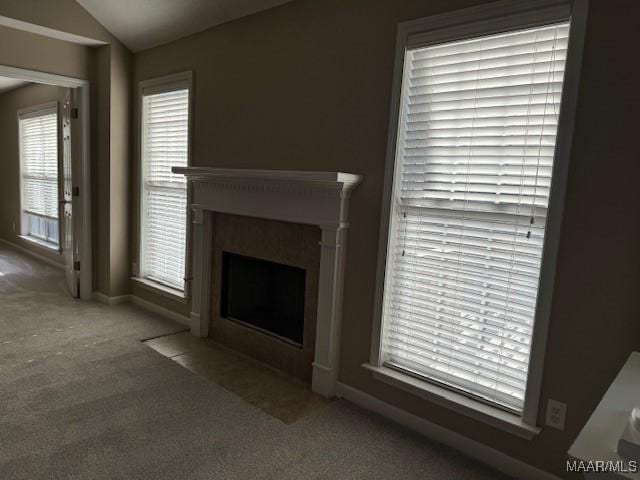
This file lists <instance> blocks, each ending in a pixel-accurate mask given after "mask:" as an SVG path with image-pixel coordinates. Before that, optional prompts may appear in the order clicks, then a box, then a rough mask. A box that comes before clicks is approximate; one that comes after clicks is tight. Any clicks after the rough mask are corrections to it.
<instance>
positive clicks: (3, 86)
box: [0, 77, 29, 93]
mask: <svg viewBox="0 0 640 480" xmlns="http://www.w3.org/2000/svg"><path fill="white" fill-rule="evenodd" d="M27 83H29V82H25V81H24V80H17V79H15V78H7V77H0V93H4V92H8V91H9V90H13V89H14V88H18V87H21V86H23V85H26V84H27Z"/></svg>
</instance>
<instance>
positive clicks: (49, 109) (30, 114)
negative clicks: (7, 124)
mask: <svg viewBox="0 0 640 480" xmlns="http://www.w3.org/2000/svg"><path fill="white" fill-rule="evenodd" d="M52 113H55V114H56V138H57V152H56V154H57V160H58V179H57V180H58V200H60V192H61V190H62V188H61V180H62V175H61V173H62V150H61V138H60V137H61V133H62V130H61V128H60V111H59V108H58V102H57V101H53V102H47V103H42V104H39V105H33V106H31V107H25V108H21V109H19V110H18V157H19V160H20V230H19V235H18V237H19V238H21V239H22V240H25V241H27V242H30V243H31V244H33V245H34V246H36V247H38V248H43V249H46V250H48V251H52V252H56V253H59V254H61V253H62V234H63V226H62V216H61V215H60V203H59V202H58V205H57V208H58V244H57V245H54V244H52V243H50V242H47V241H45V240H41V239H39V238H36V237H32V236H30V235H27V234H26V233H25V230H26V216H25V213H26V212H25V211H24V209H23V205H24V188H23V185H22V170H23V158H22V157H23V155H22V124H21V123H20V121H21V120H27V119H29V118H35V117H40V116H42V115H50V114H52Z"/></svg>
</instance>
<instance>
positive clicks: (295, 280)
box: [220, 252, 305, 348]
mask: <svg viewBox="0 0 640 480" xmlns="http://www.w3.org/2000/svg"><path fill="white" fill-rule="evenodd" d="M304 291H305V271H304V269H302V268H298V267H292V266H290V265H284V264H282V263H276V262H269V261H267V260H262V259H259V258H255V257H247V256H244V255H238V254H236V253H231V252H222V289H221V292H220V316H221V317H222V318H226V319H227V320H232V321H236V322H240V323H242V324H244V325H246V326H249V327H251V328H255V329H257V330H258V331H261V332H263V333H267V334H270V335H273V336H275V337H276V338H278V339H280V340H282V341H285V342H288V343H292V344H293V345H295V346H297V347H300V348H301V347H302V342H303V335H304Z"/></svg>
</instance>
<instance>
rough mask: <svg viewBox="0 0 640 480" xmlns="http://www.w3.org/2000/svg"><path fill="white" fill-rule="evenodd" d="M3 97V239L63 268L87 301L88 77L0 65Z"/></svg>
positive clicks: (89, 290)
mask: <svg viewBox="0 0 640 480" xmlns="http://www.w3.org/2000/svg"><path fill="white" fill-rule="evenodd" d="M3 85H5V88H2V86H3ZM0 99H2V100H3V101H2V102H0V106H2V108H3V111H2V113H3V121H4V122H5V123H6V125H8V127H9V128H3V130H5V132H4V133H5V135H9V136H10V138H9V140H10V141H9V142H8V143H9V144H10V145H12V146H13V145H15V146H16V148H13V147H12V146H10V147H8V148H9V154H8V155H7V157H8V158H7V159H6V160H5V161H6V162H7V168H6V170H7V171H8V172H9V173H8V175H10V178H8V179H6V180H5V181H7V182H11V185H12V188H11V189H10V191H9V192H8V193H7V194H6V195H7V198H8V200H7V201H5V202H4V203H5V204H7V205H8V206H7V207H6V208H5V210H4V211H2V212H0V213H2V215H3V219H2V220H3V222H4V223H5V224H6V225H5V226H4V227H5V228H4V230H5V232H6V234H5V235H4V236H5V237H6V238H5V241H9V242H10V243H13V244H14V245H15V246H18V247H19V248H21V249H22V250H25V251H27V252H28V253H30V254H32V255H34V256H39V257H40V258H43V259H45V260H48V261H49V262H50V263H56V264H58V265H59V266H61V267H62V268H64V270H65V279H66V286H67V289H68V292H69V294H70V295H71V296H73V297H79V298H81V299H90V298H91V295H92V290H93V288H92V268H91V267H92V252H91V181H90V178H91V170H90V154H89V152H90V147H89V138H90V136H89V132H90V129H89V128H90V127H89V82H88V81H87V80H84V79H78V78H72V77H65V76H60V75H56V74H50V73H46V72H37V71H32V70H25V69H19V68H14V67H7V66H2V65H0ZM11 115H14V116H13V119H11ZM3 127H4V125H3ZM15 182H17V183H18V186H16V185H13V184H14V183H15Z"/></svg>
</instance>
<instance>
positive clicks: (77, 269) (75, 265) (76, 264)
mask: <svg viewBox="0 0 640 480" xmlns="http://www.w3.org/2000/svg"><path fill="white" fill-rule="evenodd" d="M73 269H74V270H75V271H77V272H79V271H80V262H73Z"/></svg>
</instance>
